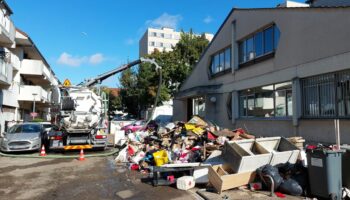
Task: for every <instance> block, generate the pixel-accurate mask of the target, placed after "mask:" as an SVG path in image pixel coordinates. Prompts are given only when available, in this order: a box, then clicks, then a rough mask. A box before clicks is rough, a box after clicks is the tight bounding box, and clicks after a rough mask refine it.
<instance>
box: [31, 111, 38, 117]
mask: <svg viewBox="0 0 350 200" xmlns="http://www.w3.org/2000/svg"><path fill="white" fill-rule="evenodd" d="M30 116H31V117H37V116H38V113H37V112H31V113H30Z"/></svg>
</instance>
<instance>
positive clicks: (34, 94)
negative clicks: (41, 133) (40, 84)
mask: <svg viewBox="0 0 350 200" xmlns="http://www.w3.org/2000/svg"><path fill="white" fill-rule="evenodd" d="M32 95H33V98H34V102H33V119H34V118H35V114H34V113H35V96H36V95H38V94H37V93H33V94H32Z"/></svg>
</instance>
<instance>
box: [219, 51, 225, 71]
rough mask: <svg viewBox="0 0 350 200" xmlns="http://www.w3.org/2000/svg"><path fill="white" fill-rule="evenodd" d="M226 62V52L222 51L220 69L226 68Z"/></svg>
mask: <svg viewBox="0 0 350 200" xmlns="http://www.w3.org/2000/svg"><path fill="white" fill-rule="evenodd" d="M224 63H225V52H221V53H220V65H219V71H223V70H224Z"/></svg>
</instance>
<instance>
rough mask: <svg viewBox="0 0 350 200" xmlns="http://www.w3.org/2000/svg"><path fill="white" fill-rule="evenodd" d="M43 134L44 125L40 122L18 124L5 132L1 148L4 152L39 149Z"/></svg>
mask: <svg viewBox="0 0 350 200" xmlns="http://www.w3.org/2000/svg"><path fill="white" fill-rule="evenodd" d="M42 135H43V126H42V125H41V124H39V123H23V124H16V125H13V126H12V127H11V128H9V130H8V131H7V132H6V133H4V135H3V138H2V140H1V146H0V149H1V151H3V152H16V151H32V150H39V149H40V148H41V144H42Z"/></svg>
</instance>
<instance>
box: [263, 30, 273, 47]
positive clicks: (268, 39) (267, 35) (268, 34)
mask: <svg viewBox="0 0 350 200" xmlns="http://www.w3.org/2000/svg"><path fill="white" fill-rule="evenodd" d="M272 51H273V27H270V28H268V29H266V30H264V53H270V52H272Z"/></svg>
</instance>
